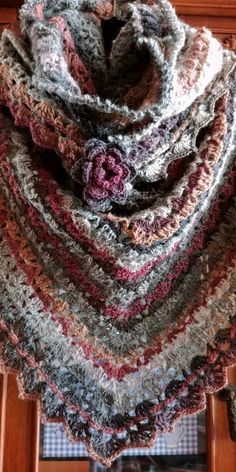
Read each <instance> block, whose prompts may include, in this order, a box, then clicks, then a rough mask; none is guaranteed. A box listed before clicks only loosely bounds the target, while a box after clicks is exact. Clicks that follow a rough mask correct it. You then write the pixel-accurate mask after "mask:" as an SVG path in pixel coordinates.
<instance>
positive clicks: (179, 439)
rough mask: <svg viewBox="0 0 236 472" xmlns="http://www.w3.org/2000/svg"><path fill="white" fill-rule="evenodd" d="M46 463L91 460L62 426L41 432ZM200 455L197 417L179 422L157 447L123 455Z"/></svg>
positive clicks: (85, 450) (47, 427) (48, 426)
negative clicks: (80, 459)
mask: <svg viewBox="0 0 236 472" xmlns="http://www.w3.org/2000/svg"><path fill="white" fill-rule="evenodd" d="M41 438H42V454H41V458H42V459H52V458H55V459H59V458H60V459H64V458H65V459H68V458H73V459H74V458H82V457H88V453H87V449H86V447H85V446H84V445H83V444H81V443H79V444H73V443H72V442H70V441H69V440H68V439H67V437H66V434H65V433H64V429H63V425H62V424H44V425H42V431H41ZM197 453H198V429H197V415H193V416H189V417H187V418H183V419H182V420H181V421H179V423H178V425H177V426H176V429H175V431H174V432H173V433H170V434H166V435H163V436H159V437H158V438H157V440H156V444H155V447H153V448H144V449H131V450H129V449H128V450H126V451H124V452H123V455H124V456H146V455H154V456H155V455H156V456H161V455H162V456H163V455H184V454H197Z"/></svg>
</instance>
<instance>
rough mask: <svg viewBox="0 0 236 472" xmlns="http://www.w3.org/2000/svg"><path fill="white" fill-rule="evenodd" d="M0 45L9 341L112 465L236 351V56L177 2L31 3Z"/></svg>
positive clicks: (71, 430) (20, 362)
mask: <svg viewBox="0 0 236 472" xmlns="http://www.w3.org/2000/svg"><path fill="white" fill-rule="evenodd" d="M20 25H21V32H20V33H19V34H13V33H12V32H10V31H5V32H4V33H3V35H2V39H1V42H0V103H1V112H0V123H1V125H0V234H1V237H0V257H1V265H0V295H1V297H0V300H1V301H0V305H1V317H0V354H1V368H2V370H3V371H4V369H6V370H7V369H10V370H14V371H16V372H18V383H19V387H20V391H21V395H22V396H24V397H29V398H39V399H40V404H41V411H42V416H43V418H44V419H45V420H47V421H62V422H64V424H65V427H66V430H67V431H68V434H69V436H70V437H71V438H72V440H74V441H84V442H85V443H86V445H87V448H88V451H89V454H90V455H91V457H93V458H94V459H95V460H98V461H100V462H102V463H104V464H106V465H108V466H109V465H110V464H111V462H112V461H113V460H114V459H115V458H116V457H117V456H118V455H119V454H120V453H121V452H122V450H124V449H127V448H133V447H144V446H151V445H152V444H153V442H154V440H155V437H156V436H157V435H158V434H161V433H164V432H167V431H170V430H171V428H173V425H174V424H175V422H176V421H177V420H178V419H179V418H181V417H182V416H184V415H187V414H192V413H194V412H198V411H200V410H202V409H204V408H205V405H206V393H213V392H215V391H217V390H219V389H221V388H222V387H224V386H225V384H226V381H227V380H226V367H227V366H229V365H233V364H234V363H235V362H236V316H235V312H236V311H235V310H236V271H235V264H236V244H235V243H236V199H235V177H236V163H235V155H236V150H235V143H236V140H235V134H236V129H235V123H236V116H235V115H236V106H235V105H236V103H235V97H236V81H235V63H236V61H235V59H236V57H235V55H234V54H233V53H232V52H230V51H227V50H224V49H223V48H222V47H221V45H220V43H219V42H218V41H217V40H216V39H214V38H213V37H212V34H211V33H210V31H208V30H207V29H206V28H199V29H194V28H191V27H189V26H187V25H186V24H184V23H183V22H181V21H180V20H179V19H178V18H177V17H176V14H175V12H174V10H173V8H172V6H171V5H170V4H169V3H168V2H167V1H165V0H146V1H144V2H140V1H137V2H129V3H128V2H125V1H120V2H118V3H117V4H116V5H115V4H113V3H112V2H110V1H109V0H106V1H104V0H58V1H54V0H28V1H26V2H25V4H24V6H23V7H22V8H21V11H20Z"/></svg>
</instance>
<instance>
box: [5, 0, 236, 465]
mask: <svg viewBox="0 0 236 472" xmlns="http://www.w3.org/2000/svg"><path fill="white" fill-rule="evenodd" d="M22 3H23V2H22V0H0V32H1V29H4V28H8V27H10V26H11V25H12V24H13V23H15V22H16V19H17V8H16V7H19V6H20V5H21V4H22ZM173 3H174V4H175V6H176V7H177V11H178V13H179V14H180V15H181V16H182V17H183V18H184V20H185V21H186V22H188V23H190V24H191V25H194V26H195V25H198V26H201V25H207V26H208V27H209V28H210V29H211V30H212V31H213V32H214V33H216V34H218V35H219V36H221V39H223V40H224V41H225V42H226V43H227V44H228V45H231V44H232V47H235V50H236V46H235V45H236V0H235V1H234V0H233V1H232V0H228V1H222V0H200V1H199V2H198V1H196V2H195V4H194V2H193V3H192V1H191V0H173ZM229 375H230V378H231V379H232V380H233V381H234V383H235V385H236V368H235V369H231V370H230V373H229ZM39 416H40V415H39V408H38V403H37V402H32V401H28V400H24V401H22V400H20V399H19V398H18V392H17V384H16V379H15V377H14V375H12V374H9V375H4V376H0V472H47V471H48V472H54V469H53V470H52V464H54V466H55V471H56V472H59V471H60V472H67V471H68V462H64V463H63V461H62V462H61V461H60V463H56V462H55V463H52V462H50V463H48V465H47V463H46V462H42V463H41V464H40V466H39V463H38V459H39V428H40V418H39ZM219 444H220V447H219ZM207 456H208V472H235V471H236V443H233V441H231V439H230V435H229V425H228V418H227V406H226V404H224V402H222V401H220V400H219V399H218V398H217V396H216V395H214V396H213V395H212V396H210V397H209V398H208V407H207ZM43 464H44V465H43ZM49 464H50V465H49ZM63 464H64V465H63ZM47 467H48V469H47ZM63 467H64V468H63ZM76 469H77V470H79V471H80V472H82V471H83V472H88V463H86V462H84V463H82V462H78V463H76V462H73V463H71V465H70V471H71V472H72V471H73V470H76Z"/></svg>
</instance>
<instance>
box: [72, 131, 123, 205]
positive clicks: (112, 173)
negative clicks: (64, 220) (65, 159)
mask: <svg viewBox="0 0 236 472" xmlns="http://www.w3.org/2000/svg"><path fill="white" fill-rule="evenodd" d="M125 157H126V154H125V151H124V149H122V147H120V146H119V145H118V144H106V143H104V142H102V141H99V140H97V139H91V140H90V141H89V142H88V143H87V145H86V148H85V158H84V160H83V163H82V165H81V168H80V172H81V174H80V180H82V182H83V184H84V191H83V194H84V199H85V200H86V201H87V202H88V203H89V204H90V206H92V207H95V208H100V209H107V208H109V207H110V206H111V202H119V203H121V202H122V200H123V199H124V196H125V195H126V193H127V183H128V181H129V180H130V178H131V175H132V169H130V168H129V166H128V165H127V164H126V163H125ZM73 173H75V172H73ZM76 174H77V179H76V180H79V179H78V177H79V176H78V170H77V172H76Z"/></svg>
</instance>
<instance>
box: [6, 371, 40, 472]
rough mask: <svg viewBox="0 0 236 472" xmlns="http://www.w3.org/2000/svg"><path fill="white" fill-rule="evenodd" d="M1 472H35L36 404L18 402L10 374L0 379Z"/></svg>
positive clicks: (38, 424)
mask: <svg viewBox="0 0 236 472" xmlns="http://www.w3.org/2000/svg"><path fill="white" fill-rule="evenodd" d="M0 424H1V436H0V444H1V448H0V449H1V455H0V472H38V458H39V427H40V415H39V408H38V403H37V402H36V401H31V400H21V399H19V397H18V386H17V383H16V377H15V375H13V374H9V375H5V376H1V423H0Z"/></svg>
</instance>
